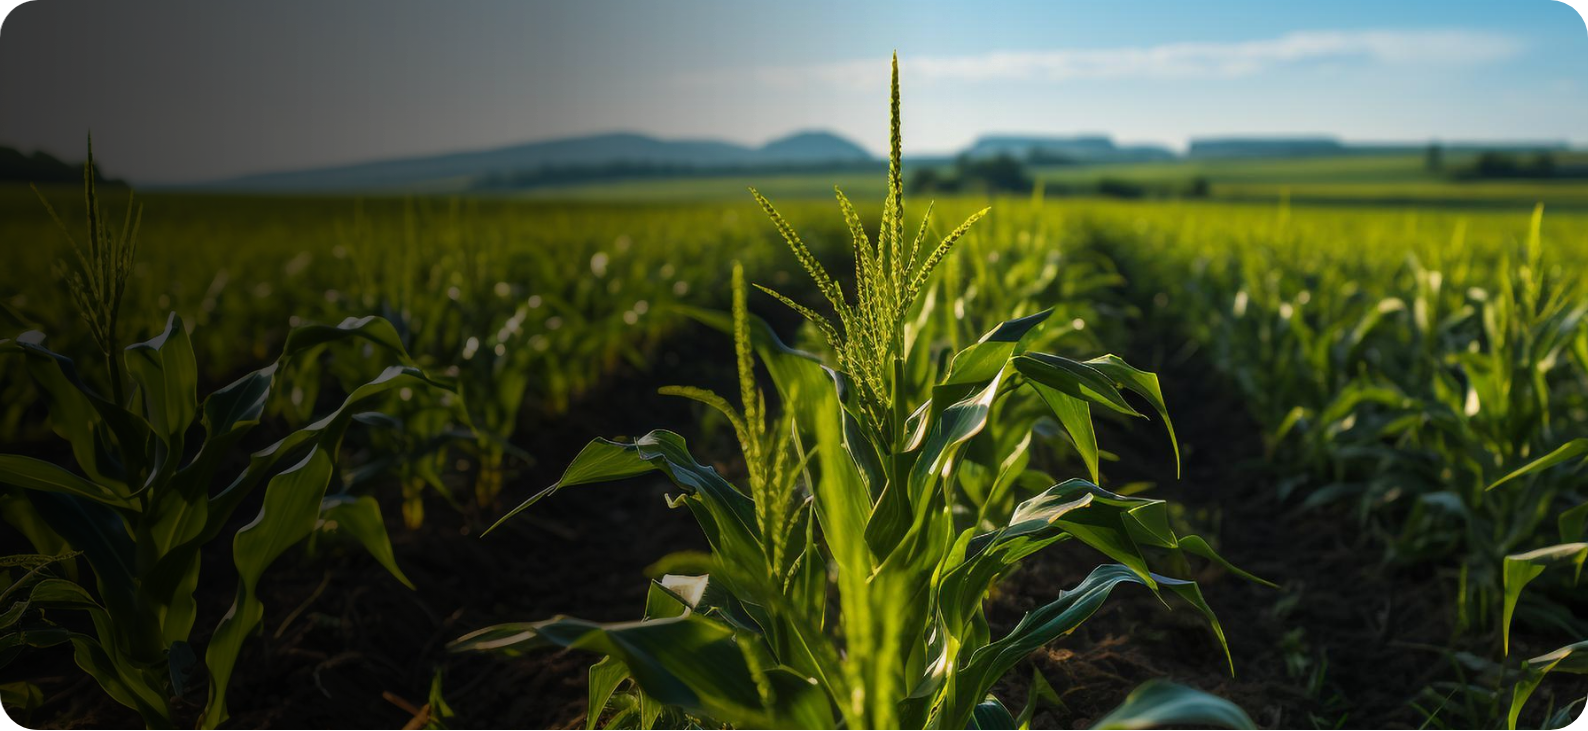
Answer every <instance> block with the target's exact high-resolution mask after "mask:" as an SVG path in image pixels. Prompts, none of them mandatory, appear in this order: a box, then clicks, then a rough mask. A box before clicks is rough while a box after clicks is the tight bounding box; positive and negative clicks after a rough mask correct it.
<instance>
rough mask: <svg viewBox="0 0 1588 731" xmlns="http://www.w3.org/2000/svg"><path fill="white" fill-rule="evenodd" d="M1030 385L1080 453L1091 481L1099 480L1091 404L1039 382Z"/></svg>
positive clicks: (1095, 434) (1095, 433) (1095, 435)
mask: <svg viewBox="0 0 1588 731" xmlns="http://www.w3.org/2000/svg"><path fill="white" fill-rule="evenodd" d="M1031 386H1032V388H1034V389H1036V391H1037V395H1038V396H1041V397H1042V400H1043V402H1045V403H1047V405H1048V408H1049V409H1050V410H1052V411H1053V415H1054V416H1055V417H1057V418H1058V420H1059V424H1060V425H1062V426H1063V427H1064V431H1065V432H1067V433H1068V434H1069V435H1070V443H1071V444H1072V445H1074V446H1075V451H1076V452H1077V453H1078V454H1080V455H1081V461H1082V462H1083V463H1085V464H1086V472H1087V474H1089V475H1091V478H1092V481H1093V482H1097V481H1100V480H1101V478H1100V477H1099V475H1098V469H1097V461H1098V450H1097V432H1096V430H1095V429H1094V427H1093V426H1092V407H1091V405H1090V404H1088V403H1087V402H1085V401H1083V400H1081V399H1078V398H1074V397H1072V396H1069V395H1068V394H1065V393H1064V392H1062V391H1060V390H1058V389H1056V388H1050V387H1048V386H1046V385H1044V384H1041V383H1036V382H1032V384H1031Z"/></svg>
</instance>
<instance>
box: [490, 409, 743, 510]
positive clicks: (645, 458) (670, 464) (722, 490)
mask: <svg viewBox="0 0 1588 731" xmlns="http://www.w3.org/2000/svg"><path fill="white" fill-rule="evenodd" d="M651 471H660V472H662V473H664V474H666V475H667V476H668V477H669V478H671V479H672V481H673V483H674V484H676V485H678V486H679V487H680V488H681V489H683V490H684V491H686V492H688V493H690V494H700V495H702V496H703V497H704V498H706V499H708V500H709V501H710V503H711V504H712V505H713V506H714V507H717V508H720V509H721V510H722V511H724V512H723V515H724V517H731V518H732V519H733V520H734V522H735V523H736V525H737V529H738V532H740V533H742V534H744V535H746V536H750V535H754V532H755V529H754V526H755V507H754V505H753V504H751V502H750V499H749V498H747V497H745V495H744V493H742V492H740V491H739V489H738V488H736V487H734V486H733V485H732V484H730V483H729V482H728V481H727V480H724V479H722V477H721V476H719V475H718V474H717V471H716V470H713V469H712V468H710V467H707V466H705V465H702V464H700V463H699V462H696V461H695V459H694V457H692V456H690V454H689V446H688V445H687V444H686V443H685V442H684V438H683V437H680V436H678V435H677V434H674V433H673V432H670V431H666V430H662V429H657V430H655V431H652V432H651V433H649V434H646V435H645V436H643V437H640V438H639V439H637V440H635V441H634V442H630V443H623V442H614V441H611V440H607V439H596V440H594V441H592V442H590V443H589V444H587V445H585V448H584V449H582V450H580V452H579V454H578V456H576V457H574V460H573V462H572V463H571V464H569V465H568V467H567V469H566V470H564V471H563V475H562V479H560V480H558V481H557V482H556V483H555V484H553V485H552V486H551V487H548V488H546V489H544V490H542V491H540V492H538V493H536V494H535V495H533V496H531V497H530V498H529V499H528V500H525V501H524V502H523V503H520V504H519V505H518V506H517V507H515V508H513V509H512V510H510V511H508V512H507V514H506V515H504V516H502V517H501V518H499V519H497V521H496V523H495V524H494V525H492V526H491V530H495V529H496V527H497V526H500V525H501V524H502V522H503V521H505V520H507V519H508V518H511V517H513V516H514V515H517V514H518V513H520V512H523V511H524V510H526V509H528V508H529V507H530V506H531V505H534V504H535V503H537V502H540V500H542V499H543V498H546V497H549V496H551V495H553V494H556V492H557V491H558V490H561V489H563V488H566V487H574V486H577V485H586V484H590V483H596V482H611V481H614V480H621V479H626V478H630V477H636V476H638V475H642V474H645V473H647V472H651ZM486 532H487V533H489V532H490V531H489V530H487V531H486Z"/></svg>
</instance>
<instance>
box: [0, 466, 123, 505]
mask: <svg viewBox="0 0 1588 731" xmlns="http://www.w3.org/2000/svg"><path fill="white" fill-rule="evenodd" d="M0 482H3V483H5V484H7V485H12V486H14V487H20V488H22V489H24V490H38V491H40V492H56V493H61V494H65V495H75V496H77V497H81V498H86V499H88V500H93V501H94V502H97V503H100V504H103V505H108V506H110V507H113V508H131V507H132V505H133V504H132V503H131V502H129V501H128V500H127V499H126V498H125V497H123V496H121V495H117V494H116V493H115V491H113V490H111V489H110V488H108V487H105V486H104V485H98V484H95V483H93V482H90V481H88V480H87V479H84V478H82V477H78V476H77V475H74V474H72V473H71V472H68V471H67V470H66V469H64V468H61V467H57V466H55V465H54V464H51V463H49V462H45V461H44V460H42V459H36V458H33V457H27V456H24V455H20V454H0Z"/></svg>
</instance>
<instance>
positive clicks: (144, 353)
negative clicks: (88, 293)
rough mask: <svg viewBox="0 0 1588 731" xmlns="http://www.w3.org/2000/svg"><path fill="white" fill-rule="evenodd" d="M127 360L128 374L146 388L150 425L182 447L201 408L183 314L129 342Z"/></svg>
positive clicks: (175, 444) (193, 360)
mask: <svg viewBox="0 0 1588 731" xmlns="http://www.w3.org/2000/svg"><path fill="white" fill-rule="evenodd" d="M126 362H127V375H128V376H129V377H130V378H131V379H132V382H133V383H134V384H135V385H137V386H138V388H139V389H140V390H141V391H142V394H141V395H142V401H143V408H144V412H145V413H146V414H147V415H148V421H149V426H150V428H152V429H153V430H154V433H155V434H156V435H158V436H159V437H160V439H161V440H163V441H165V442H166V443H168V444H172V443H173V442H174V446H175V447H177V448H179V447H180V444H181V443H180V439H181V436H182V433H183V432H185V431H186V430H187V428H188V425H189V424H191V423H192V422H193V416H194V414H195V413H196V412H197V411H198V363H197V361H196V360H195V359H194V357H193V344H192V343H191V342H190V341H189V340H188V334H187V330H185V329H183V327H182V318H180V317H177V316H176V313H174V312H173V313H171V315H170V316H169V317H167V318H166V323H165V330H164V331H163V332H161V333H160V334H159V335H156V336H155V337H154V338H152V339H150V340H148V341H146V342H142V343H137V344H134V345H129V346H127V350H126ZM180 456H181V455H177V457H180ZM172 461H174V458H173V460H172Z"/></svg>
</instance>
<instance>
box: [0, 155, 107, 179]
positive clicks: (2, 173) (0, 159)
mask: <svg viewBox="0 0 1588 731" xmlns="http://www.w3.org/2000/svg"><path fill="white" fill-rule="evenodd" d="M94 179H95V180H96V181H98V182H101V183H107V184H111V185H123V183H122V182H121V181H119V180H110V179H108V178H106V177H105V176H104V174H103V173H101V172H100V171H99V169H98V167H97V166H96V167H95V170H94ZM0 182H3V183H34V184H37V185H48V184H51V183H82V182H83V164H82V163H70V162H65V161H62V160H60V159H58V158H56V157H55V156H53V155H51V154H49V153H47V152H44V151H42V150H36V151H34V152H33V154H31V155H28V154H24V153H23V152H22V151H21V150H18V149H15V148H12V147H0Z"/></svg>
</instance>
